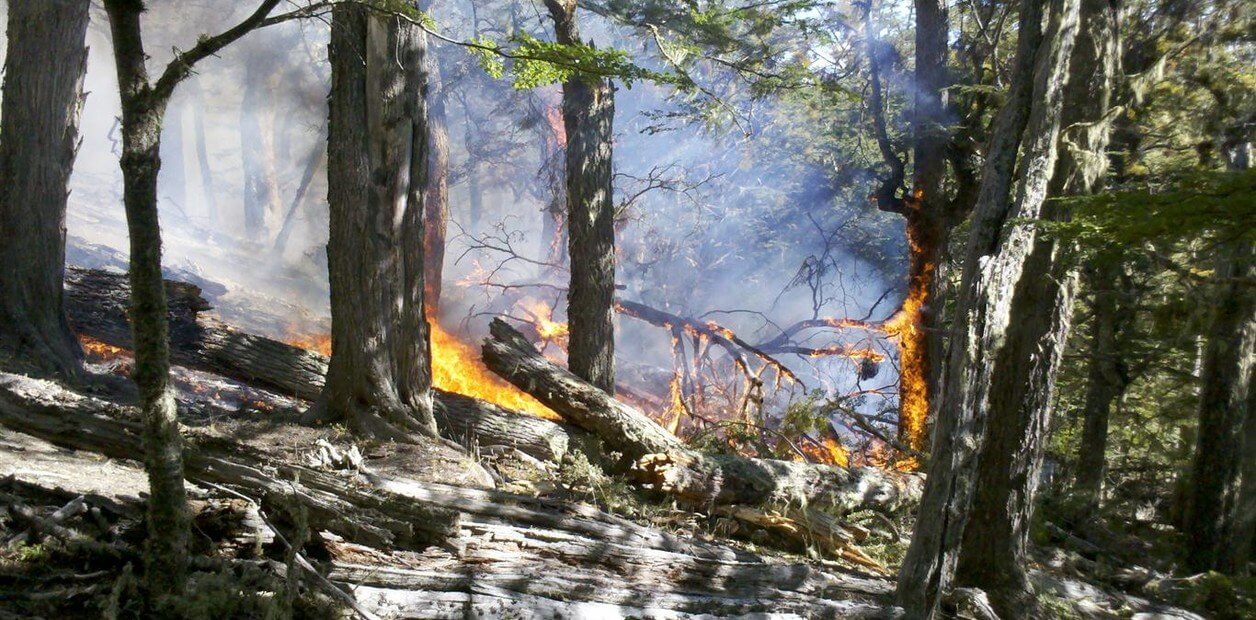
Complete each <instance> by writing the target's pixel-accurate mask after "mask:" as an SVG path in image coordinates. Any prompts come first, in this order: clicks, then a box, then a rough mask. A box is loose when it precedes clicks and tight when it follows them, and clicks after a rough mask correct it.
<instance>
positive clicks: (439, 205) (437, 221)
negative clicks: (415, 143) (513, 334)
mask: <svg viewBox="0 0 1256 620" xmlns="http://www.w3.org/2000/svg"><path fill="white" fill-rule="evenodd" d="M428 76H429V81H430V86H429V89H430V90H429V95H428V106H429V109H428V143H429V148H430V149H431V151H430V152H431V155H430V156H429V160H428V161H429V165H428V184H427V196H426V200H425V203H424V205H423V232H424V241H423V285H424V294H425V297H424V304H425V305H426V308H427V313H428V316H431V317H437V316H440V315H439V310H440V293H441V280H442V278H443V274H444V270H445V231H446V229H447V226H448V221H449V128H448V123H447V120H446V119H447V116H446V113H445V109H446V102H447V101H448V99H449V95H448V93H447V92H446V90H445V88H446V85H445V82H444V80H443V78H442V76H441V63H440V62H439V60H438V59H437V57H436V56H435V55H432V56H431V58H430V65H429V72H428Z"/></svg>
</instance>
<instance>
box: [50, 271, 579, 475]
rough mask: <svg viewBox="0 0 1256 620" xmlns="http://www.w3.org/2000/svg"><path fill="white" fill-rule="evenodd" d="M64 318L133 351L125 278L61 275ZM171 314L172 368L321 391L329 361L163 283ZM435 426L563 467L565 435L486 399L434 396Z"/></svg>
mask: <svg viewBox="0 0 1256 620" xmlns="http://www.w3.org/2000/svg"><path fill="white" fill-rule="evenodd" d="M65 289H66V313H67V314H68V315H69V318H70V325H71V327H72V328H73V329H74V330H75V331H76V332H77V333H79V334H83V335H86V336H89V337H91V338H94V339H96V340H99V341H101V342H104V343H106V344H110V345H113V346H116V347H122V348H124V349H130V348H131V326H130V323H129V322H128V320H127V312H126V308H127V303H128V298H129V292H128V291H129V290H130V289H129V286H128V284H127V281H126V276H125V275H123V274H120V273H113V272H108V271H101V270H96V269H82V268H77V267H70V268H69V269H68V270H67V271H66V282H65ZM166 295H167V298H168V300H169V308H170V356H171V360H172V361H173V362H174V363H175V364H179V365H182V366H187V367H189V368H195V369H198V370H203V371H206V372H212V373H215V374H219V375H222V376H224V377H230V378H233V379H237V380H239V381H243V382H245V383H248V384H250V385H255V386H258V387H262V388H266V389H270V390H273V391H276V392H279V393H282V394H287V395H291V396H296V397H298V398H303V399H306V400H314V399H317V398H318V396H319V394H320V393H321V392H322V390H323V379H324V375H325V374H326V373H327V357H326V356H323V355H320V354H318V353H316V352H314V351H307V350H305V349H302V348H300V347H297V346H293V345H290V344H287V343H284V342H280V341H278V340H273V339H271V338H266V337H263V336H258V335H255V334H249V333H246V332H243V331H240V330H238V329H236V328H234V327H232V326H230V325H227V324H225V323H223V322H222V321H219V320H217V319H215V318H213V317H210V316H207V315H205V314H204V311H205V310H207V309H209V304H208V303H207V302H206V301H205V300H204V299H203V298H202V297H201V291H200V289H199V288H198V287H196V286H193V285H191V284H187V283H184V282H177V281H173V280H167V281H166ZM434 400H435V404H436V420H437V423H438V425H439V426H440V430H441V433H442V434H443V435H445V436H446V437H447V438H449V439H452V440H454V441H458V442H460V443H463V444H464V445H470V444H472V443H475V444H477V445H480V446H510V447H514V448H518V449H519V450H520V451H521V452H523V453H524V454H527V455H529V456H532V457H535V458H538V459H541V460H547V461H561V460H562V458H563V456H564V455H565V454H566V452H567V443H568V431H567V429H564V428H563V427H562V426H560V425H558V424H555V423H553V422H550V421H548V420H542V419H540V418H536V417H533V416H528V415H524V414H520V413H517V412H514V411H508V410H506V409H502V408H500V407H497V406H494V405H492V404H489V403H486V402H484V401H481V400H478V399H475V398H471V397H468V396H463V395H460V394H452V393H449V392H444V391H441V390H435V394H434Z"/></svg>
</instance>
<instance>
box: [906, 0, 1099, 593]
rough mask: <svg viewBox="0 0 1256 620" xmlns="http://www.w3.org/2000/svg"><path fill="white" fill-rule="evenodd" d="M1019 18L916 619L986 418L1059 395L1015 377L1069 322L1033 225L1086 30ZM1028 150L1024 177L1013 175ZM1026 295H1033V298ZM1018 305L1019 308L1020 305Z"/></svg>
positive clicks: (952, 534)
mask: <svg viewBox="0 0 1256 620" xmlns="http://www.w3.org/2000/svg"><path fill="white" fill-rule="evenodd" d="M1043 4H1048V6H1049V9H1050V10H1049V15H1050V20H1049V25H1048V26H1047V28H1046V30H1045V32H1044V31H1042V30H1041V26H1040V24H1041V23H1042V14H1043V11H1044V9H1046V8H1047V7H1044V6H1043ZM1020 11H1021V16H1020V41H1019V43H1018V50H1017V57H1016V61H1015V66H1016V72H1015V77H1014V80H1013V85H1012V91H1011V92H1010V93H1009V95H1008V100H1007V103H1006V104H1005V107H1004V109H1003V110H1002V111H1001V112H1000V113H999V115H998V117H997V118H996V120H995V124H994V127H993V130H992V133H991V135H992V137H991V143H990V145H989V148H988V149H987V161H986V164H985V169H984V170H983V177H982V184H981V189H980V192H979V194H978V198H977V203H976V210H975V214H974V221H973V227H972V232H971V236H970V238H969V244H968V249H967V254H966V257H965V261H964V270H963V275H962V278H961V283H960V289H959V295H958V297H957V300H956V301H957V310H956V316H955V327H954V330H953V332H952V340H951V349H950V351H949V358H948V369H947V372H946V378H945V382H944V383H943V384H942V386H941V394H940V398H941V400H940V406H939V408H938V409H937V411H938V420H937V425H936V427H935V439H934V446H933V454H932V457H931V460H930V463H929V473H928V478H927V479H926V480H927V481H926V484H925V490H924V495H923V498H922V501H921V508H920V513H919V516H918V518H917V521H916V529H915V533H914V535H913V536H912V541H911V546H910V547H909V549H908V551H907V556H906V558H905V559H904V561H903V566H902V569H901V571H900V573H899V583H898V597H899V601H900V603H901V604H902V605H903V607H904V609H905V610H906V612H907V615H908V617H911V618H931V617H933V616H934V614H936V612H937V607H938V601H939V598H940V596H941V594H942V593H943V592H945V591H947V590H949V589H950V587H951V585H952V581H953V579H954V572H955V565H956V563H957V560H958V559H959V551H960V546H961V545H960V543H961V540H962V539H963V535H964V529H965V525H966V524H967V523H968V519H969V513H970V510H971V508H972V504H973V498H974V496H975V495H976V492H977V488H978V485H979V483H978V465H979V463H980V459H981V456H982V451H981V446H982V442H983V439H984V436H985V425H986V422H987V419H988V418H990V417H991V416H992V413H993V412H997V411H1015V410H1016V408H1017V405H1018V404H1020V402H1021V400H1022V399H1027V400H1029V401H1034V399H1038V400H1047V399H1049V390H1047V392H1048V393H1046V394H1042V393H1037V392H1039V391H1040V390H1037V389H1036V388H1038V387H1040V386H1037V385H1032V384H1031V385H1024V384H1025V383H1027V382H1026V381H1024V377H1020V376H1018V375H1017V373H1016V372H1015V371H1016V369H1017V368H1016V362H1017V361H1018V360H1021V359H1024V358H1023V355H1025V352H1026V351H1027V350H1029V349H1031V348H1032V345H1031V343H1032V342H1033V341H1034V340H1035V338H1034V336H1035V335H1036V334H1042V335H1044V336H1045V335H1049V334H1052V333H1058V332H1060V329H1061V327H1060V325H1059V324H1060V323H1061V322H1066V321H1067V313H1061V312H1058V311H1056V306H1058V301H1057V300H1056V299H1055V296H1051V295H1048V296H1047V297H1049V298H1050V299H1044V297H1043V295H1042V294H1041V293H1043V292H1042V291H1032V288H1033V287H1028V286H1026V284H1025V282H1027V281H1029V280H1032V279H1035V278H1040V277H1042V276H1043V275H1044V273H1049V272H1044V271H1043V270H1042V269H1043V268H1044V267H1046V268H1049V267H1050V266H1051V264H1052V260H1053V258H1054V252H1048V253H1045V254H1046V255H1045V256H1043V255H1040V253H1038V252H1033V250H1035V249H1038V248H1036V247H1035V246H1036V245H1038V244H1037V241H1038V240H1037V236H1036V234H1035V227H1034V226H1033V225H1031V224H1028V223H1027V222H1025V221H1024V220H1032V219H1038V218H1039V217H1040V216H1041V215H1042V208H1043V204H1044V202H1045V199H1046V195H1047V184H1048V182H1049V180H1050V178H1051V172H1052V168H1053V166H1054V163H1055V152H1056V139H1057V136H1058V132H1059V127H1060V106H1061V101H1062V91H1063V83H1064V77H1065V67H1066V66H1067V62H1068V57H1069V54H1070V52H1071V48H1072V42H1073V37H1074V35H1075V33H1076V27H1077V2H1076V0H1054V1H1053V2H1051V3H1039V2H1032V1H1026V2H1023V3H1022V5H1021V9H1020ZM1022 150H1023V152H1024V154H1023V156H1021V157H1019V160H1020V171H1019V174H1018V175H1016V176H1015V177H1014V176H1013V171H1014V170H1015V169H1016V162H1017V160H1018V153H1019V152H1021V151H1022ZM1025 289H1031V290H1030V292H1028V293H1022V291H1023V290H1025ZM1018 297H1020V298H1021V303H1020V304H1017V303H1016V300H1017V298H1018ZM1018 305H1023V306H1025V307H1027V308H1028V309H1031V310H1034V313H1033V315H1032V316H1027V317H1021V316H1017V318H1016V322H1015V324H1014V325H1013V323H1012V315H1013V313H1014V312H1015V308H1016V307H1017V306H1018ZM1061 314H1063V316H1061ZM1048 357H1050V356H1048ZM1040 363H1042V364H1045V365H1047V366H1048V368H1047V369H1045V370H1044V371H1043V372H1042V373H1037V372H1032V371H1031V373H1029V374H1030V375H1031V377H1040V378H1041V377H1046V378H1049V377H1050V376H1051V374H1052V373H1051V370H1052V369H1051V368H1050V363H1049V362H1048V361H1046V360H1043V361H1041V362H1040ZM1022 373H1023V370H1022ZM1047 387H1048V388H1049V386H1047ZM1030 404H1031V405H1033V407H1032V408H1031V409H1030V410H1032V409H1036V408H1037V406H1036V405H1037V403H1036V402H1031V403H1030ZM1024 419H1025V428H1028V429H1031V431H1030V432H1031V433H1035V434H1036V433H1041V432H1042V431H1043V430H1044V429H1040V428H1037V427H1038V425H1040V424H1041V420H1040V419H1035V417H1033V416H1030V417H1026V418H1024ZM1035 436H1036V435H1035ZM1000 445H1002V443H1001V442H1000ZM1031 448H1032V447H1031ZM1032 452H1033V450H1031V454H1032ZM1010 460H1011V458H1010V456H1009V461H1010ZM1035 460H1036V459H1033V458H1032V457H1030V458H1026V459H1024V460H1023V461H1021V462H1018V463H1016V464H1017V465H1018V466H1019V467H1018V471H1017V472H1016V473H1015V474H1012V475H1014V476H1017V477H1020V476H1025V475H1026V474H1028V473H1030V472H1033V471H1034V470H1035V469H1036V463H1035V462H1034V461H1035ZM1018 484H1021V483H1018ZM1023 484H1028V485H1032V484H1033V482H1032V481H1026V482H1024V483H1023ZM1005 498H1006V496H1005ZM1009 509H1010V507H1009ZM1006 516H1008V517H1009V518H1011V519H1012V520H1016V519H1017V518H1018V515H1006Z"/></svg>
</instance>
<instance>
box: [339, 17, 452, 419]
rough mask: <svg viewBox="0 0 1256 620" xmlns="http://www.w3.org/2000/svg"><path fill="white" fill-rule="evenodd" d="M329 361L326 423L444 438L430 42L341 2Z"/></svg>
mask: <svg viewBox="0 0 1256 620" xmlns="http://www.w3.org/2000/svg"><path fill="white" fill-rule="evenodd" d="M329 50H330V52H329V55H330V58H331V65H332V86H331V96H330V98H329V107H330V110H331V117H330V118H331V120H330V125H329V131H328V150H327V152H328V167H327V168H328V174H329V175H330V176H329V178H328V186H329V189H328V203H329V205H330V210H331V235H330V238H329V240H328V244H327V264H328V271H329V273H330V279H331V318H332V355H331V365H330V367H329V368H328V371H327V386H326V390H325V392H324V395H323V397H322V399H321V402H320V404H319V405H318V407H317V409H318V410H319V411H318V414H319V415H325V416H327V417H331V418H347V419H348V420H350V421H351V422H352V423H353V424H354V426H356V427H357V429H358V431H360V432H362V433H364V434H366V435H369V436H375V437H383V438H394V439H398V438H407V437H413V436H415V435H426V436H429V437H435V436H436V434H437V431H436V421H435V419H434V418H433V415H432V396H431V384H432V377H431V369H430V358H431V353H430V343H429V334H428V326H427V321H426V318H425V312H424V308H423V224H424V223H423V208H424V206H423V205H424V199H425V195H426V193H427V191H428V144H427V131H428V129H427V106H426V103H425V101H424V94H425V90H426V83H425V82H426V75H425V73H426V72H425V69H424V67H425V62H426V60H425V58H424V57H425V55H426V35H425V34H424V33H423V32H422V30H420V29H419V28H418V26H416V25H414V24H412V23H410V22H409V21H407V20H406V19H404V18H402V17H398V16H385V15H380V14H375V13H373V12H372V11H371V9H370V8H369V7H367V6H365V5H360V4H353V3H346V4H336V5H335V7H334V8H333V11H332V34H331V45H330V48H329Z"/></svg>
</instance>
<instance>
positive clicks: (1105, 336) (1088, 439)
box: [1075, 257, 1132, 513]
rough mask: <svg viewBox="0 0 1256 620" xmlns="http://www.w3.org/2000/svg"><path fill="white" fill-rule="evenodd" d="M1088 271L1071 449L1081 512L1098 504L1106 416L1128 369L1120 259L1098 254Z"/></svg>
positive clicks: (1128, 313) (1126, 378) (1105, 445)
mask: <svg viewBox="0 0 1256 620" xmlns="http://www.w3.org/2000/svg"><path fill="white" fill-rule="evenodd" d="M1101 261H1103V262H1100V263H1099V264H1097V265H1095V266H1094V267H1093V269H1090V270H1089V271H1088V276H1087V279H1088V280H1089V282H1090V287H1091V288H1092V289H1093V292H1094V299H1093V301H1092V302H1091V304H1090V314H1091V319H1090V320H1091V324H1090V351H1089V353H1088V356H1089V359H1088V360H1087V370H1086V397H1085V401H1084V403H1083V405H1082V438H1081V442H1080V444H1079V446H1078V451H1077V483H1076V486H1075V491H1076V493H1077V496H1078V498H1079V500H1080V501H1081V502H1082V504H1083V510H1082V512H1083V513H1091V512H1093V511H1094V510H1095V509H1096V508H1098V507H1099V503H1100V500H1101V498H1102V496H1103V481H1104V478H1105V477H1106V472H1107V459H1106V458H1105V453H1106V452H1107V449H1108V418H1109V415H1110V414H1111V410H1112V406H1113V404H1114V403H1116V402H1118V401H1119V400H1120V398H1121V395H1122V394H1124V393H1125V389H1126V387H1127V386H1128V385H1129V369H1128V367H1127V364H1126V360H1125V356H1124V354H1123V352H1122V350H1121V343H1122V341H1123V339H1124V338H1123V337H1124V336H1125V335H1126V329H1127V328H1128V326H1129V324H1130V321H1131V319H1132V316H1131V311H1130V308H1129V303H1128V301H1126V300H1124V299H1122V297H1123V296H1124V295H1123V292H1124V291H1123V288H1122V286H1121V280H1122V277H1121V273H1120V269H1121V267H1120V264H1119V263H1117V262H1116V259H1115V257H1101Z"/></svg>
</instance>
